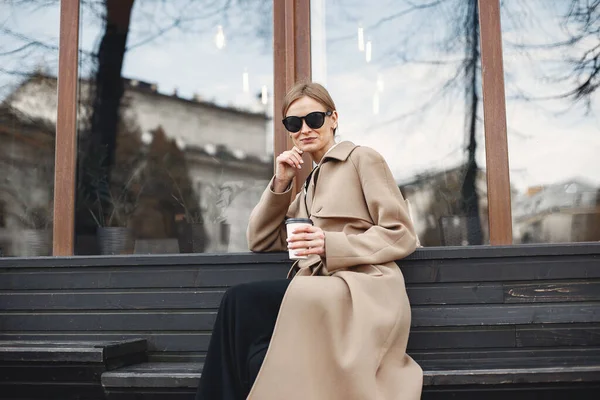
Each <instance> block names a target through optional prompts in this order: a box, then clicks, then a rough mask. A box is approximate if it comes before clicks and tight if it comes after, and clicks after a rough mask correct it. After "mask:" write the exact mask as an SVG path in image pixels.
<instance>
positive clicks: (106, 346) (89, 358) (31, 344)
mask: <svg viewBox="0 0 600 400" xmlns="http://www.w3.org/2000/svg"><path fill="white" fill-rule="evenodd" d="M145 352H146V340H145V339H130V340H119V341H115V340H109V341H107V340H104V341H89V340H88V341H73V340H57V341H53V340H0V361H11V362H41V361H48V362H88V363H91V362H95V363H104V362H106V361H108V359H110V358H117V357H124V356H127V355H130V354H138V353H145Z"/></svg>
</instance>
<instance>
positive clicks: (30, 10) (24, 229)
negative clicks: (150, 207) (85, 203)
mask: <svg viewBox="0 0 600 400" xmlns="http://www.w3.org/2000/svg"><path fill="white" fill-rule="evenodd" d="M59 11H60V10H59V2H58V1H43V2H42V1H30V2H17V1H4V2H2V4H0V15H2V18H1V19H0V171H2V173H1V174H0V256H20V257H26V256H27V257H31V256H48V255H51V254H52V220H53V196H54V140H55V131H56V130H55V125H56V103H57V99H56V93H57V86H56V76H57V70H58V37H59V20H60V12H59Z"/></svg>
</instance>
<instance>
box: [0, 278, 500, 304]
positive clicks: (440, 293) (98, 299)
mask: <svg viewBox="0 0 600 400" xmlns="http://www.w3.org/2000/svg"><path fill="white" fill-rule="evenodd" d="M224 292H225V290H224V289H194V288H181V289H174V288H171V289H162V288H158V289H129V290H127V289H121V290H118V291H115V290H94V291H91V290H75V291H73V290H64V291H56V292H47V291H44V292H32V291H20V292H4V293H0V304H2V308H3V309H4V310H5V311H24V310H31V311H33V310H40V311H44V310H127V309H134V310H149V309H155V310H163V309H214V308H218V307H219V303H220V301H221V297H222V296H223V294H224ZM408 295H409V298H410V301H411V304H412V305H428V304H479V303H502V300H503V291H502V286H501V285H494V284H481V285H480V284H470V285H463V284H458V285H437V286H432V285H426V286H417V287H409V288H408Z"/></svg>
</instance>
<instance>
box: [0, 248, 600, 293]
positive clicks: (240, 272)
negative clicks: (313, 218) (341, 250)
mask: <svg viewBox="0 0 600 400" xmlns="http://www.w3.org/2000/svg"><path fill="white" fill-rule="evenodd" d="M597 265H598V261H597V260H595V259H594V258H590V257H589V256H569V257H547V259H546V257H543V259H541V260H538V261H532V260H525V259H516V260H510V259H507V260H498V259H489V260H484V259H475V260H469V261H468V262H467V261H465V260H445V261H435V262H434V261H422V260H418V261H413V262H411V263H410V265H408V264H407V265H405V266H403V267H402V271H403V273H404V275H405V278H406V282H407V285H408V286H410V285H411V284H412V283H443V282H448V283H452V282H479V283H484V282H502V281H504V282H508V281H529V280H545V281H548V280H554V279H570V280H576V279H600V268H597ZM288 266H289V264H287V263H282V264H279V265H278V264H272V265H268V266H262V265H256V266H253V265H250V264H243V265H239V266H233V265H231V266H227V267H222V268H219V267H214V266H211V267H202V266H197V267H190V266H172V267H165V266H154V267H153V266H140V267H122V268H115V267H106V268H98V267H96V268H49V269H40V270H32V269H19V268H14V269H12V268H11V269H8V270H6V271H1V270H0V290H11V289H18V290H68V289H111V288H112V289H119V288H123V289H126V288H179V287H187V288H191V287H196V288H200V287H226V286H231V285H234V284H238V283H243V282H252V281H257V280H263V279H282V278H285V275H286V273H287V269H288Z"/></svg>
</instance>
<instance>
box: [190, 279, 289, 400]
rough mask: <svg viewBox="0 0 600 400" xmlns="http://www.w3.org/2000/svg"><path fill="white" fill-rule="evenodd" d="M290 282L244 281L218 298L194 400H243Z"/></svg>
mask: <svg viewBox="0 0 600 400" xmlns="http://www.w3.org/2000/svg"><path fill="white" fill-rule="evenodd" d="M289 283H290V281H289V280H287V279H282V280H273V281H263V282H252V283H245V284H241V285H237V286H233V287H231V288H230V289H229V290H227V292H226V293H225V295H224V296H223V299H222V300H221V305H220V307H219V312H218V314H217V319H216V321H215V325H214V328H213V331H212V336H211V339H210V344H209V346H208V353H207V355H206V360H205V363H204V368H203V370H202V375H201V377H200V385H199V386H198V392H197V394H196V400H244V399H246V397H247V396H248V393H249V392H250V389H251V388H252V385H253V384H254V380H255V379H256V376H257V374H258V371H259V370H260V366H261V365H262V362H263V360H264V358H265V355H266V352H267V349H268V347H269V342H270V340H271V336H272V335H273V329H274V328H275V322H276V321H277V315H278V313H279V307H280V306H281V302H282V300H283V296H284V294H285V291H286V290H287V287H288V285H289Z"/></svg>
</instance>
